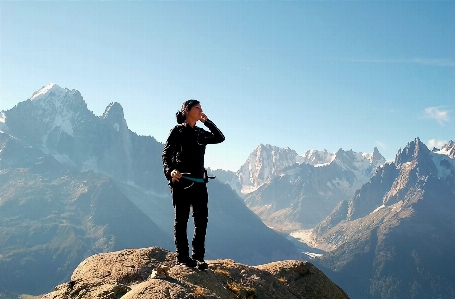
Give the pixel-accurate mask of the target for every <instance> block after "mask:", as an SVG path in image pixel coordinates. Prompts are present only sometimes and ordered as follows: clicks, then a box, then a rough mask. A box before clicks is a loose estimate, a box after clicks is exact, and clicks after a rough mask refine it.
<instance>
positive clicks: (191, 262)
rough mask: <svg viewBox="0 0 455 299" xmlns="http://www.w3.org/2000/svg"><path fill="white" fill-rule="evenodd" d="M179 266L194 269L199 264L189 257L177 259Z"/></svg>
mask: <svg viewBox="0 0 455 299" xmlns="http://www.w3.org/2000/svg"><path fill="white" fill-rule="evenodd" d="M177 265H181V266H187V267H190V268H194V267H196V266H197V265H198V263H197V262H196V261H195V260H193V259H192V258H190V257H187V258H186V259H177Z"/></svg>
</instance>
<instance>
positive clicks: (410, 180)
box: [313, 138, 455, 299]
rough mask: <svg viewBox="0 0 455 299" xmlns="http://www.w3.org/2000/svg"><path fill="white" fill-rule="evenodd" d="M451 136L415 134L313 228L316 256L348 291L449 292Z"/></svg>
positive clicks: (452, 257)
mask: <svg viewBox="0 0 455 299" xmlns="http://www.w3.org/2000/svg"><path fill="white" fill-rule="evenodd" d="M453 150H454V143H453V142H452V141H451V142H450V143H449V144H448V145H446V146H445V147H444V148H443V150H440V151H439V150H435V152H431V151H430V150H428V148H427V147H426V146H425V145H424V144H423V143H422V142H421V141H420V140H419V139H418V138H417V139H415V140H414V141H412V142H410V143H408V144H407V146H406V147H405V148H404V149H403V150H400V151H399V152H398V154H397V156H396V159H395V161H394V162H393V163H389V164H386V165H384V167H381V168H380V169H379V170H378V171H377V172H376V174H375V175H374V176H373V177H372V178H371V180H370V181H369V182H368V183H367V184H365V185H364V186H363V187H362V188H361V189H360V190H358V191H357V192H356V194H355V196H354V197H353V198H352V199H350V200H347V201H344V202H342V203H340V204H339V205H338V206H337V208H336V209H335V210H334V211H333V212H332V213H331V214H330V216H329V217H327V218H326V219H325V220H324V221H323V222H321V223H320V224H319V225H318V226H317V227H316V228H315V229H314V235H313V238H314V239H313V240H316V242H318V243H319V245H320V246H325V248H328V249H332V251H330V252H329V253H328V254H326V255H324V256H323V258H322V259H321V260H320V261H319V262H317V264H319V265H321V266H322V267H323V268H324V269H325V270H326V271H329V269H330V270H331V271H333V272H332V273H331V274H330V275H329V276H331V277H332V279H334V281H335V282H337V283H338V284H339V285H341V286H342V287H343V288H344V289H345V290H346V291H347V292H348V294H350V296H351V297H352V298H384V299H388V298H454V297H455V272H454V271H453V269H452V268H451V266H450V265H454V264H455V218H454V216H453V215H454V214H455V161H454V158H453V157H452V156H451V153H453Z"/></svg>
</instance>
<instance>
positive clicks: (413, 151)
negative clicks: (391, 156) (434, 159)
mask: <svg viewBox="0 0 455 299" xmlns="http://www.w3.org/2000/svg"><path fill="white" fill-rule="evenodd" d="M429 153H430V150H429V149H428V147H427V146H426V145H425V144H424V143H423V142H422V141H420V138H419V137H416V138H415V139H414V140H413V141H410V142H408V143H407V144H406V146H405V147H404V148H403V149H399V150H398V153H397V155H396V156H395V165H397V166H399V165H401V164H403V163H406V162H411V161H413V160H416V159H418V158H419V157H421V156H422V155H425V154H429Z"/></svg>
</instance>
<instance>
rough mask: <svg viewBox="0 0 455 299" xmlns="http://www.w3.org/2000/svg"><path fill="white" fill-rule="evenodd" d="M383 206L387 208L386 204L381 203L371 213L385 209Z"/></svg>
mask: <svg viewBox="0 0 455 299" xmlns="http://www.w3.org/2000/svg"><path fill="white" fill-rule="evenodd" d="M383 208H385V205H380V206H379V207H377V208H376V209H374V211H373V212H371V213H370V215H371V214H374V213H376V212H377V211H379V210H380V209H383Z"/></svg>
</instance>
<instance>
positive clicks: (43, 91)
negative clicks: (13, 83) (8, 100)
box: [30, 83, 65, 101]
mask: <svg viewBox="0 0 455 299" xmlns="http://www.w3.org/2000/svg"><path fill="white" fill-rule="evenodd" d="M51 91H52V92H54V93H55V94H56V96H62V95H63V94H65V89H63V88H61V87H60V86H58V85H57V84H55V83H50V84H48V85H46V86H43V87H42V88H41V89H40V90H38V91H35V92H34V93H33V95H32V96H31V97H30V100H31V101H37V100H40V99H42V98H43V97H44V96H46V95H47V94H48V93H50V92H51Z"/></svg>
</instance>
